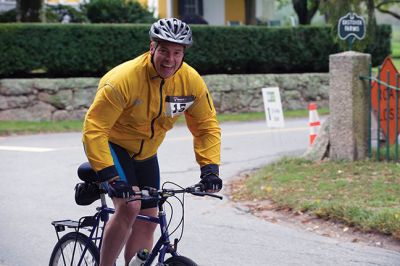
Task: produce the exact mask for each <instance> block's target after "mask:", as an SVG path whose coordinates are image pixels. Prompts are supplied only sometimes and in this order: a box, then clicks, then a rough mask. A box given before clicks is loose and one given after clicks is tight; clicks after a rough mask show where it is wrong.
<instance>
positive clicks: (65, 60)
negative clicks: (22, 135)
mask: <svg viewBox="0 0 400 266" xmlns="http://www.w3.org/2000/svg"><path fill="white" fill-rule="evenodd" d="M192 28H193V32H194V40H195V44H194V46H193V47H192V48H190V49H189V50H188V51H187V54H186V59H185V60H186V61H187V62H188V63H189V64H191V65H192V66H194V67H195V68H196V69H197V70H198V71H199V72H200V73H201V74H215V73H227V74H228V73H243V74H245V73H294V72H298V73H302V72H327V71H328V66H329V55H330V54H333V53H337V52H339V46H338V45H337V44H336V43H334V41H333V37H332V35H331V30H330V28H328V27H296V28H268V27H262V26H257V27H249V26H248V27H222V26H193V27H192ZM148 29H149V25H132V24H130V25H125V24H0V56H1V57H0V77H21V76H27V75H32V73H42V74H41V75H42V76H49V77H68V76H70V77H77V76H100V75H102V74H104V73H105V72H106V71H107V70H109V69H110V68H112V67H113V66H115V65H117V64H119V63H121V62H123V61H125V60H128V59H130V58H133V57H135V56H137V55H139V54H141V53H143V52H145V51H147V50H148V48H149V40H148ZM378 31H379V32H378V36H379V40H378V41H376V42H374V43H373V45H370V46H369V47H368V48H367V51H366V52H368V51H371V52H372V58H373V62H374V64H375V65H376V64H380V63H381V62H383V59H384V58H385V57H386V56H387V55H389V54H390V35H391V28H390V26H387V25H386V26H381V27H379V30H378Z"/></svg>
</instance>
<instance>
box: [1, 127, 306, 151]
mask: <svg viewBox="0 0 400 266" xmlns="http://www.w3.org/2000/svg"><path fill="white" fill-rule="evenodd" d="M305 130H308V127H296V128H274V129H264V130H252V131H240V132H231V133H224V132H222V137H236V136H246V135H260V134H274V133H282V132H293V131H305ZM192 139H193V137H192V136H191V135H190V133H189V134H187V135H186V136H182V137H171V138H168V137H167V138H166V139H165V141H182V140H192ZM71 149H82V146H70V147H58V148H43V147H23V146H0V151H20V152H49V151H56V150H71Z"/></svg>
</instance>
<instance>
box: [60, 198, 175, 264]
mask: <svg viewBox="0 0 400 266" xmlns="http://www.w3.org/2000/svg"><path fill="white" fill-rule="evenodd" d="M100 199H101V206H100V207H97V208H96V209H97V212H96V214H95V215H93V216H83V217H81V218H80V219H79V221H78V222H75V221H72V220H62V221H54V222H52V224H53V226H54V227H55V230H56V234H57V238H58V240H60V236H59V232H61V231H64V230H65V226H67V227H69V228H73V229H75V231H76V232H79V231H80V229H88V230H89V231H90V234H89V235H88V240H89V241H93V243H94V244H95V245H96V246H97V247H98V249H99V250H100V249H101V245H102V240H103V234H104V227H105V226H106V224H107V222H108V220H109V215H110V214H113V213H114V212H115V210H114V209H113V208H109V207H108V206H107V203H106V200H105V195H104V194H101V196H100ZM165 201H166V200H159V202H158V216H157V217H154V216H147V215H141V214H139V215H138V216H137V219H139V220H142V221H146V222H150V223H155V224H158V225H159V227H160V230H161V236H160V237H159V239H158V240H157V242H156V244H155V245H154V247H153V249H152V251H151V252H150V253H149V256H148V259H147V260H146V262H145V263H144V266H150V265H151V263H152V262H153V261H154V259H155V258H156V256H157V254H159V255H158V263H160V264H163V263H164V259H165V255H166V254H167V253H170V254H172V256H176V255H177V252H176V243H175V245H174V246H172V245H171V242H170V239H169V232H168V224H167V218H166V213H165V211H164V207H163V204H164V203H165ZM101 223H103V225H101ZM100 230H101V232H100ZM86 251H87V246H86V247H85V249H84V250H83V252H82V255H81V258H80V260H79V262H78V265H81V263H82V260H83V258H84V256H85V253H86ZM63 256H64V255H63ZM64 264H65V260H64Z"/></svg>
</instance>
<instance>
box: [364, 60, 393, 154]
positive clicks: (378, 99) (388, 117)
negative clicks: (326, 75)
mask: <svg viewBox="0 0 400 266" xmlns="http://www.w3.org/2000/svg"><path fill="white" fill-rule="evenodd" d="M378 73H379V74H378V75H377V77H376V78H375V77H372V65H370V67H369V75H368V77H360V79H362V80H368V99H369V103H368V108H369V114H370V115H369V119H368V128H369V132H368V156H369V157H370V158H373V159H376V160H378V161H381V160H386V161H393V160H394V161H398V160H399V139H398V138H399V118H400V114H399V97H400V95H399V93H400V92H399V90H400V88H399V73H398V72H397V70H396V68H395V67H394V65H393V63H392V62H391V60H390V59H389V60H388V61H387V60H385V62H384V64H382V66H380V67H378Z"/></svg>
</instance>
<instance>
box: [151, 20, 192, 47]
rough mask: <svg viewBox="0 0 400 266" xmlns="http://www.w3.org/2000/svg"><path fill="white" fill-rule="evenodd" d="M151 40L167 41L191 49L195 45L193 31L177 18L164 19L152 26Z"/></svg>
mask: <svg viewBox="0 0 400 266" xmlns="http://www.w3.org/2000/svg"><path fill="white" fill-rule="evenodd" d="M149 35H150V40H152V41H167V42H173V43H177V44H182V45H184V46H186V47H190V46H191V45H192V43H193V40H192V30H191V29H190V27H189V25H187V24H186V23H185V22H183V21H181V20H179V19H176V18H163V19H160V20H158V21H156V22H154V23H153V25H151V28H150V31H149Z"/></svg>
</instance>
